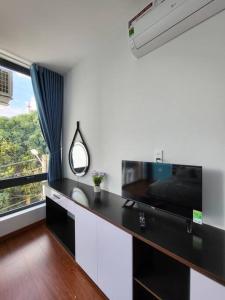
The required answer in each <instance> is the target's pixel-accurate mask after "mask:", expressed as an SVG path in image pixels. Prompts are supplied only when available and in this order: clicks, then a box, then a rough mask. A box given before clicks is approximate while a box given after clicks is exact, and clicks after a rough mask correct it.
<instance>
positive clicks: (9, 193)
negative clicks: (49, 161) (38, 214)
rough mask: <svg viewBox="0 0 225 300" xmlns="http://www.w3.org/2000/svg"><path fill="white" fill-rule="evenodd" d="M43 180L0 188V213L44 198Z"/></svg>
mask: <svg viewBox="0 0 225 300" xmlns="http://www.w3.org/2000/svg"><path fill="white" fill-rule="evenodd" d="M42 186H43V182H35V183H29V184H24V185H20V186H15V187H11V188H6V189H1V190H0V215H1V214H4V213H7V212H9V211H13V210H15V209H18V208H21V207H26V206H28V205H30V204H33V203H36V202H39V201H41V200H44V195H43V189H42Z"/></svg>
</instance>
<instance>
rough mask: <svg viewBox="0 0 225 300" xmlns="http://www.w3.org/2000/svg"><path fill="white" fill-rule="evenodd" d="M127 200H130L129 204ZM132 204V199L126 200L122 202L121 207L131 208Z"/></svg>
mask: <svg viewBox="0 0 225 300" xmlns="http://www.w3.org/2000/svg"><path fill="white" fill-rule="evenodd" d="M129 202H131V204H129ZM128 204H129V205H128ZM134 204H135V201H133V200H126V202H125V203H124V204H123V206H122V207H126V208H132V207H133V206H134Z"/></svg>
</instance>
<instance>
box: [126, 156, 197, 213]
mask: <svg viewBox="0 0 225 300" xmlns="http://www.w3.org/2000/svg"><path fill="white" fill-rule="evenodd" d="M122 197H123V198H125V199H127V200H134V201H138V202H142V203H145V204H148V205H150V206H152V207H155V208H159V209H161V210H164V211H167V212H169V213H173V214H176V215H180V216H182V217H185V218H187V219H192V216H193V210H198V211H202V167H199V166H187V165H177V164H168V163H152V162H139V161H126V160H124V161H122Z"/></svg>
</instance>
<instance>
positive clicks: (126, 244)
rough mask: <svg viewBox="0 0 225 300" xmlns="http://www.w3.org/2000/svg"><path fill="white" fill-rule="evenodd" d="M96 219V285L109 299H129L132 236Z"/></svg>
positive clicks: (130, 294)
mask: <svg viewBox="0 0 225 300" xmlns="http://www.w3.org/2000/svg"><path fill="white" fill-rule="evenodd" d="M96 219H97V252H98V286H99V287H100V289H101V290H102V291H103V293H105V295H106V296H107V297H108V298H109V299H110V300H131V299H132V294H133V288H132V270H133V268H132V236H131V235H129V234H128V233H126V232H124V231H123V230H121V229H119V228H117V227H116V226H114V225H112V224H110V223H109V222H106V221H105V220H103V219H101V218H98V217H96Z"/></svg>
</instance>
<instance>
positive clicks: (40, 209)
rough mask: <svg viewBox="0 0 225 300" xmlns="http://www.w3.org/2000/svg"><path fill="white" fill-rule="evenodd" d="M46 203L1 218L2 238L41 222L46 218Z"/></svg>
mask: <svg viewBox="0 0 225 300" xmlns="http://www.w3.org/2000/svg"><path fill="white" fill-rule="evenodd" d="M45 206H46V205H45V203H40V204H38V205H36V206H33V207H29V208H25V209H23V210H20V211H17V212H15V213H11V214H9V215H6V216H3V217H0V237H3V236H5V235H7V234H9V233H12V232H14V231H17V230H19V229H21V228H23V227H26V226H29V225H31V224H33V223H35V222H38V221H41V220H43V219H45V217H46V209H45Z"/></svg>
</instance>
